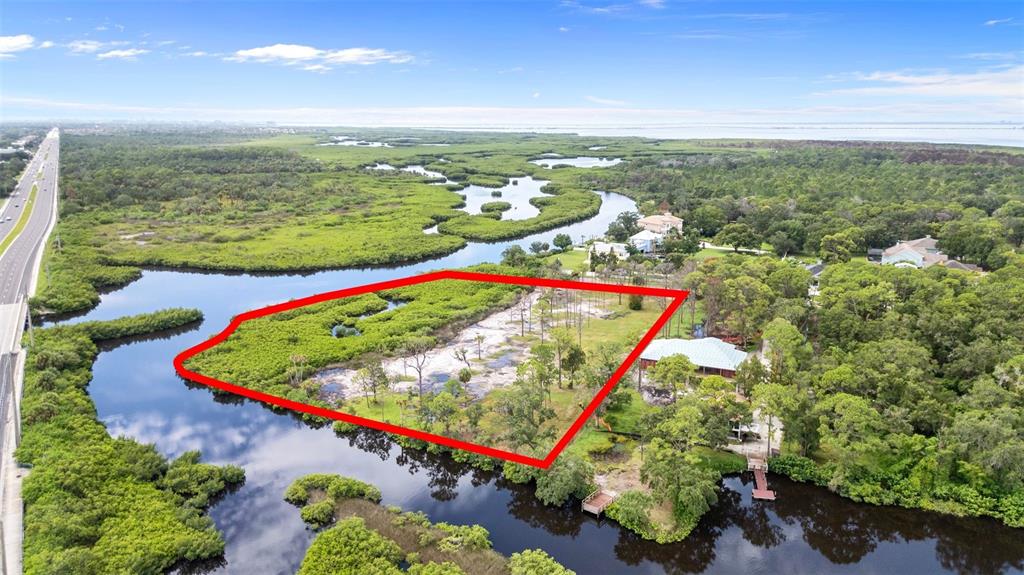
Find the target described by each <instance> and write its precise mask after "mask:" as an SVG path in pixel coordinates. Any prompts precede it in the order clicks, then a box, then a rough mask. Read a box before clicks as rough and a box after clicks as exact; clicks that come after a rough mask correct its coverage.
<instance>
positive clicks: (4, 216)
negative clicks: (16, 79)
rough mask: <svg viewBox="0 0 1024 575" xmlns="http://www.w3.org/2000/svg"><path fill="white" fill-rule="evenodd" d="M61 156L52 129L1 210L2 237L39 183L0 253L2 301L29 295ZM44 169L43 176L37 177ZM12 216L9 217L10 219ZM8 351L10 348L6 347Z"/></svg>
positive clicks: (0, 296)
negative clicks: (18, 228) (19, 226)
mask: <svg viewBox="0 0 1024 575" xmlns="http://www.w3.org/2000/svg"><path fill="white" fill-rule="evenodd" d="M59 160H60V136H59V135H58V133H57V130H51V131H50V133H49V134H48V135H47V136H46V139H45V140H44V141H43V143H42V144H40V145H39V149H38V150H37V151H36V154H35V156H33V157H32V161H31V162H30V163H29V165H28V168H27V169H26V170H25V173H24V174H22V177H21V181H19V182H18V187H17V189H16V191H15V192H14V194H12V197H11V198H10V199H9V200H8V202H7V205H6V206H5V208H4V210H3V211H2V212H0V238H2V237H6V236H7V234H8V232H10V231H11V230H12V229H13V228H14V225H15V224H17V223H18V218H19V217H21V214H22V213H23V212H24V211H25V209H26V208H27V203H28V199H29V195H30V194H31V192H32V186H33V185H36V186H38V190H37V192H36V201H35V205H34V206H33V209H32V214H31V216H30V217H29V220H28V224H27V225H26V226H25V228H24V229H23V230H22V231H21V233H20V234H19V235H18V237H17V238H15V240H14V242H13V243H12V244H11V245H10V247H8V248H7V250H6V251H5V252H4V253H3V255H0V305H4V304H13V303H18V302H20V301H21V300H23V299H24V298H25V297H26V296H27V295H28V288H29V285H30V283H31V280H32V276H33V268H34V267H35V259H36V257H35V256H36V252H37V250H39V249H40V247H41V245H42V241H43V238H44V236H45V235H46V231H47V229H48V228H49V226H50V219H51V218H52V216H53V209H54V206H55V205H56V202H57V167H58V163H59ZM40 171H42V177H40V178H38V179H37V178H36V176H37V174H39V172H40ZM8 218H10V221H8ZM3 349H4V350H5V351H6V350H7V349H9V348H6V347H5V348H3Z"/></svg>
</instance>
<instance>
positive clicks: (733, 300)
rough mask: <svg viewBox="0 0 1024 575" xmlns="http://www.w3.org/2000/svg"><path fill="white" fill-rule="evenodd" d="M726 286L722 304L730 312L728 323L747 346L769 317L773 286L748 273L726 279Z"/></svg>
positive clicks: (724, 309)
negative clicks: (770, 286)
mask: <svg viewBox="0 0 1024 575" xmlns="http://www.w3.org/2000/svg"><path fill="white" fill-rule="evenodd" d="M724 288H725V289H724V294H723V295H724V297H723V298H722V302H721V305H722V309H723V311H725V312H726V313H727V314H728V315H727V322H726V323H727V324H728V325H729V327H730V329H732V330H733V332H734V333H737V334H739V336H740V337H741V338H742V339H743V345H744V346H745V345H747V340H749V339H750V338H752V337H754V336H755V335H756V334H757V330H758V328H759V327H760V326H761V325H762V324H763V323H764V321H765V320H766V319H767V318H768V314H769V310H770V306H771V303H772V300H773V296H774V294H773V293H772V290H771V288H769V287H768V286H766V285H764V284H763V283H762V282H761V281H759V280H758V279H756V278H753V277H750V276H747V275H741V276H739V277H735V278H730V279H727V280H725V282H724Z"/></svg>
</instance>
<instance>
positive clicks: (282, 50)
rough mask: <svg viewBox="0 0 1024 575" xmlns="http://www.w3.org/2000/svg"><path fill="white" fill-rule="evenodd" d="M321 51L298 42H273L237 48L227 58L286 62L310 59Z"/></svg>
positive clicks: (238, 60) (239, 60) (320, 53)
mask: <svg viewBox="0 0 1024 575" xmlns="http://www.w3.org/2000/svg"><path fill="white" fill-rule="evenodd" d="M323 53H324V51H323V50H320V49H318V48H314V47H312V46H302V45H299V44H274V45H272V46H263V47H261V48H249V49H248V50H238V51H237V52H235V54H234V56H231V57H230V58H228V59H229V60H233V61H237V62H246V61H249V60H253V61H256V62H275V61H286V62H287V61H302V60H312V59H314V58H319V57H321V56H322V55H323Z"/></svg>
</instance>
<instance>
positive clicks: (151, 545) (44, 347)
mask: <svg viewBox="0 0 1024 575" xmlns="http://www.w3.org/2000/svg"><path fill="white" fill-rule="evenodd" d="M201 318H202V314H200V313H199V312H198V310H189V309H168V310H163V311H158V312H154V313H151V314H144V315H139V316H133V317H126V318H121V319H116V320H112V321H105V322H84V323H81V324H78V325H73V326H58V327H51V328H46V329H36V330H35V332H34V335H33V337H32V342H31V344H30V347H29V356H28V361H27V364H26V367H25V390H24V398H23V400H22V401H23V403H22V442H21V444H20V445H19V447H18V449H17V451H16V452H15V457H16V459H17V461H18V463H19V464H20V465H26V466H31V468H32V472H31V473H30V474H29V475H28V477H27V478H26V479H25V481H24V484H23V487H22V496H23V498H24V502H25V526H26V528H25V540H24V570H25V573H33V574H36V573H38V574H43V573H74V574H76V575H90V574H96V575H100V574H106V573H125V574H127V573H133V574H136V573H137V574H143V573H148V574H156V573H164V572H166V571H167V570H168V569H170V568H171V567H174V566H179V565H184V564H185V563H187V562H192V561H198V560H202V559H212V558H216V557H219V556H220V555H221V554H222V553H223V550H224V540H223V538H222V537H221V534H220V532H218V531H217V529H216V528H215V527H214V526H213V522H212V521H211V520H210V518H209V517H208V516H207V515H206V514H205V511H206V509H207V508H209V506H210V505H212V504H213V503H214V502H215V501H216V499H217V497H218V496H220V495H221V494H223V493H224V492H225V491H226V490H228V489H231V488H233V487H236V486H238V485H240V484H241V483H242V482H243V481H244V480H245V472H244V471H243V470H242V469H241V468H240V467H236V466H232V465H228V466H223V467H218V466H214V465H210V464H206V463H202V462H201V461H200V454H199V453H198V452H195V451H190V452H185V453H182V454H180V455H179V456H178V457H176V458H174V459H173V460H170V461H168V459H167V458H166V457H164V456H163V455H162V454H160V453H159V452H157V450H156V448H155V447H154V446H153V445H144V444H141V443H138V442H136V441H135V440H132V439H128V438H123V437H122V438H113V437H111V436H110V435H109V434H108V433H107V430H106V428H105V426H104V425H103V424H102V423H101V422H100V421H98V420H97V418H96V408H95V406H94V405H93V402H92V400H91V399H90V398H89V395H88V393H87V392H86V387H87V386H88V384H89V381H90V379H91V378H92V373H91V369H92V363H93V361H94V360H95V358H96V355H97V354H98V353H99V350H98V347H97V344H98V343H100V342H111V341H115V340H118V339H120V338H126V337H132V336H139V335H145V334H151V333H159V332H160V331H162V330H167V329H172V328H178V327H182V326H187V325H189V324H193V323H195V322H196V321H198V320H199V319H201ZM71 470H73V472H71Z"/></svg>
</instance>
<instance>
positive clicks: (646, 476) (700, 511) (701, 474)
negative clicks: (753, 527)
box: [640, 438, 721, 533]
mask: <svg viewBox="0 0 1024 575" xmlns="http://www.w3.org/2000/svg"><path fill="white" fill-rule="evenodd" d="M720 478H721V475H720V474H719V473H718V472H716V471H714V470H711V469H705V468H702V467H701V466H700V465H699V458H698V457H697V456H696V455H694V454H692V453H687V452H683V451H679V450H677V449H675V448H673V447H672V446H671V445H669V444H668V443H665V442H664V441H662V440H661V439H660V438H655V439H654V441H652V442H651V445H650V447H649V448H648V450H647V455H646V456H645V457H644V462H643V465H642V466H641V467H640V479H641V481H643V482H644V483H646V484H647V485H648V486H650V488H651V492H652V494H653V495H654V497H655V499H657V500H658V501H662V502H668V503H671V504H672V510H673V515H674V517H675V519H676V524H677V527H678V528H680V529H682V530H684V531H685V532H686V533H689V531H690V530H691V529H693V527H694V526H695V525H696V524H697V521H698V520H699V519H700V517H701V516H702V515H704V514H705V513H707V512H708V511H709V510H710V509H711V505H712V504H714V503H715V502H716V501H718V495H717V494H716V491H717V488H718V480H719V479H720Z"/></svg>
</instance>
